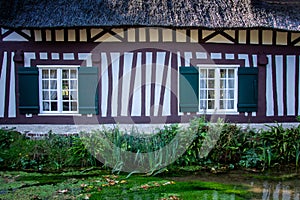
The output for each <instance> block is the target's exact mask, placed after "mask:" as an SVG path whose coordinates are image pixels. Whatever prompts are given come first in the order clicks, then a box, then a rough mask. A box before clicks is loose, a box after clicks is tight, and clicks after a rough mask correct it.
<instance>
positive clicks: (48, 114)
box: [38, 113, 82, 116]
mask: <svg viewBox="0 0 300 200" xmlns="http://www.w3.org/2000/svg"><path fill="white" fill-rule="evenodd" d="M38 116H82V114H78V113H40V114H38Z"/></svg>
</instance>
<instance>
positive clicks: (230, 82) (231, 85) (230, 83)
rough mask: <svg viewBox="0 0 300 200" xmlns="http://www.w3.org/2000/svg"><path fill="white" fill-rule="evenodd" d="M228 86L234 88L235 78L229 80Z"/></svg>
mask: <svg viewBox="0 0 300 200" xmlns="http://www.w3.org/2000/svg"><path fill="white" fill-rule="evenodd" d="M228 88H234V79H233V80H228Z"/></svg>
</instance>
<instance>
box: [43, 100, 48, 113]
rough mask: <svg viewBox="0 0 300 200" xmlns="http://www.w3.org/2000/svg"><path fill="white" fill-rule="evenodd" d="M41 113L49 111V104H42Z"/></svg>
mask: <svg viewBox="0 0 300 200" xmlns="http://www.w3.org/2000/svg"><path fill="white" fill-rule="evenodd" d="M43 111H49V102H43Z"/></svg>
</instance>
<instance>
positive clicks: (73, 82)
mask: <svg viewBox="0 0 300 200" xmlns="http://www.w3.org/2000/svg"><path fill="white" fill-rule="evenodd" d="M70 89H73V90H74V89H75V90H76V89H77V80H71V88H70Z"/></svg>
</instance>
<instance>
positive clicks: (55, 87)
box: [50, 80, 57, 89]
mask: <svg viewBox="0 0 300 200" xmlns="http://www.w3.org/2000/svg"><path fill="white" fill-rule="evenodd" d="M50 88H51V89H57V81H56V80H51V81H50Z"/></svg>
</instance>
